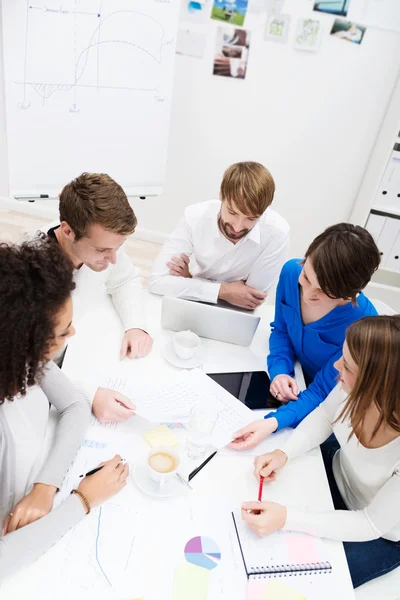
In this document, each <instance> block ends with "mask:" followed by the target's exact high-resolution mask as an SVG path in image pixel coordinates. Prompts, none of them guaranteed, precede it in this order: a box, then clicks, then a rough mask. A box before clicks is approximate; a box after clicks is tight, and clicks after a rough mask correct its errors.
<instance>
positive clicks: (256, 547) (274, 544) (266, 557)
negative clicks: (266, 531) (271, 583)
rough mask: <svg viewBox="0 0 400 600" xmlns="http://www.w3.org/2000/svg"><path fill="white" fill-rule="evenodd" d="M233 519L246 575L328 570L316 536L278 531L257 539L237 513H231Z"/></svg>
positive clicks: (327, 560)
mask: <svg viewBox="0 0 400 600" xmlns="http://www.w3.org/2000/svg"><path fill="white" fill-rule="evenodd" d="M235 522H236V527H237V531H238V535H239V539H240V544H241V546H242V552H243V557H244V560H245V563H246V567H247V571H248V573H249V574H252V573H253V574H256V573H260V572H263V571H271V572H275V573H279V572H282V571H287V572H291V571H295V570H296V569H298V570H305V571H313V570H319V569H323V568H326V569H327V570H329V569H330V563H329V558H328V556H327V555H326V551H325V547H324V542H323V540H321V539H319V538H315V537H313V536H311V535H307V534H305V533H297V532H293V531H282V530H280V531H277V532H276V533H273V534H272V535H269V536H266V537H263V538H260V537H259V536H258V535H257V534H256V533H255V532H254V531H253V530H252V529H250V528H249V527H248V526H247V525H246V523H245V522H244V521H243V520H242V518H241V515H240V514H238V513H235Z"/></svg>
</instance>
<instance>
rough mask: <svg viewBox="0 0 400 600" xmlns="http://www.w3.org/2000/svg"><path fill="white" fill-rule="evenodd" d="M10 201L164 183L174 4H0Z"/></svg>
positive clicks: (152, 190) (103, 0)
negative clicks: (94, 175) (82, 180)
mask: <svg viewBox="0 0 400 600" xmlns="http://www.w3.org/2000/svg"><path fill="white" fill-rule="evenodd" d="M2 13H3V15H2V16H3V39H4V49H3V50H4V67H5V92H6V115H7V146H8V167H9V182H10V185H9V187H10V193H11V196H15V195H24V194H31V193H37V194H40V193H42V194H49V195H50V196H54V195H55V194H57V192H58V191H59V190H60V189H61V187H62V186H63V185H64V184H65V183H67V182H68V181H70V180H71V179H73V178H74V177H76V176H77V175H79V174H80V173H82V172H83V171H90V172H102V173H108V174H109V175H110V176H111V177H113V178H114V179H115V180H116V181H118V183H120V184H121V185H122V186H123V188H124V189H125V191H126V192H127V193H128V194H129V195H150V194H157V193H160V191H161V185H162V183H163V181H164V177H165V169H166V160H167V144H168V129H169V117H170V108H171V93H172V80H173V65H174V54H175V38H176V31H177V26H178V15H179V0H63V2H62V3H61V2H59V1H58V0H48V1H47V0H32V1H31V2H28V1H27V0H3V2H2Z"/></svg>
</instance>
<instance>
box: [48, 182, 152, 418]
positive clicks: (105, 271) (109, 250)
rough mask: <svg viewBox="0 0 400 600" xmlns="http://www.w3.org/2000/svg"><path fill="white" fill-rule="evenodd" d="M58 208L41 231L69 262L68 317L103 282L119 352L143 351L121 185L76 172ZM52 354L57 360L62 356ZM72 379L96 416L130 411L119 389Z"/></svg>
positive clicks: (148, 342)
mask: <svg viewBox="0 0 400 600" xmlns="http://www.w3.org/2000/svg"><path fill="white" fill-rule="evenodd" d="M59 212H60V218H59V220H58V221H57V223H52V224H51V225H48V226H47V227H46V228H44V229H43V231H44V232H45V233H47V235H49V236H50V237H52V238H53V239H54V240H55V241H56V242H58V244H60V246H61V247H62V248H63V250H64V251H65V253H66V254H67V256H68V257H69V259H70V260H71V262H72V264H73V265H74V268H75V272H74V281H75V285H76V288H75V290H74V292H73V294H72V300H73V306H74V322H75V323H78V321H79V319H80V318H81V317H82V316H83V315H84V313H85V312H87V311H88V310H90V308H91V306H92V303H93V300H94V299H95V298H96V295H98V294H99V293H101V292H102V289H104V287H105V289H106V291H107V292H108V293H109V294H110V295H111V298H112V301H113V304H114V307H115V309H116V311H117V313H118V315H119V317H120V319H121V321H122V324H123V327H124V335H123V339H122V343H121V353H120V358H121V359H123V358H125V357H126V356H128V357H129V358H140V357H142V356H146V354H148V353H149V352H150V350H151V346H152V343H153V341H152V339H151V337H150V336H149V335H148V333H147V332H146V324H145V319H144V314H143V307H142V298H141V280H140V277H139V269H138V268H136V267H134V265H133V264H132V263H131V261H130V259H129V258H128V257H127V255H126V254H125V252H124V249H123V247H122V246H123V244H124V242H125V240H126V239H127V237H128V236H129V235H131V234H132V233H133V232H134V231H135V228H136V224H137V219H136V216H135V213H134V212H133V210H132V207H131V206H130V204H129V202H128V198H127V197H126V194H125V192H124V191H123V189H122V187H121V186H120V185H119V184H118V183H116V182H115V181H114V180H113V179H111V177H110V176H109V175H105V174H103V173H82V175H80V176H79V177H77V178H76V179H74V180H73V181H71V182H70V183H68V184H67V185H66V186H65V187H64V188H63V190H62V191H61V194H60V204H59ZM99 326H100V324H99ZM58 359H59V360H58V361H56V362H58V363H61V361H62V357H58ZM76 384H77V385H78V387H79V388H80V389H81V391H82V392H83V394H84V395H85V396H86V398H87V400H88V401H89V402H90V403H91V405H92V410H93V413H94V415H95V416H96V417H97V418H98V419H99V420H101V421H122V420H125V419H127V418H129V417H130V416H132V410H133V409H134V408H135V407H134V405H133V404H132V402H131V401H130V400H129V399H128V398H126V397H125V396H123V395H122V394H120V393H119V392H116V391H114V390H111V389H109V388H101V387H97V386H96V385H93V384H91V383H90V382H88V381H86V382H76Z"/></svg>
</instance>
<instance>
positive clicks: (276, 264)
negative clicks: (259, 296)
mask: <svg viewBox="0 0 400 600" xmlns="http://www.w3.org/2000/svg"><path fill="white" fill-rule="evenodd" d="M288 255H289V233H288V234H287V235H286V236H285V235H284V234H282V235H280V236H278V237H277V239H276V240H275V241H274V242H273V243H270V244H269V245H268V247H267V248H266V249H265V250H264V251H263V252H262V253H261V254H260V256H259V257H258V258H257V260H256V261H255V262H254V264H253V266H252V267H251V269H250V273H249V276H248V277H247V280H246V284H247V285H249V286H250V287H253V288H255V289H256V290H260V291H262V292H268V290H269V289H270V288H271V286H272V284H273V283H274V282H275V281H276V280H277V279H278V277H279V273H280V272H281V269H282V267H283V265H284V264H285V262H286V261H287V259H288Z"/></svg>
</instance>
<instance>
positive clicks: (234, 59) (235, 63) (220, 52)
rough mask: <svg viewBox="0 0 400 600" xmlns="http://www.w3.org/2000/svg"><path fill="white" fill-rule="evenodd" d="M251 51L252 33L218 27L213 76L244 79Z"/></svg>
mask: <svg viewBox="0 0 400 600" xmlns="http://www.w3.org/2000/svg"><path fill="white" fill-rule="evenodd" d="M249 49H250V32H249V31H246V30H245V29H232V28H231V27H218V29H217V43H216V48H215V56H214V65H213V75H218V76H219V77H233V78H234V79H244V78H245V77H246V71H247V61H248V58H249Z"/></svg>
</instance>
